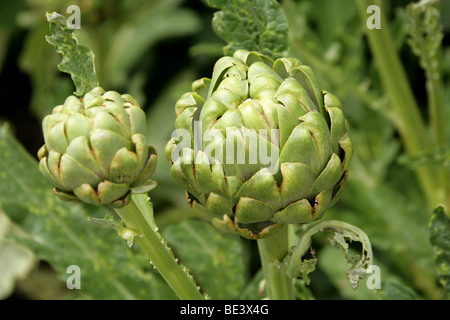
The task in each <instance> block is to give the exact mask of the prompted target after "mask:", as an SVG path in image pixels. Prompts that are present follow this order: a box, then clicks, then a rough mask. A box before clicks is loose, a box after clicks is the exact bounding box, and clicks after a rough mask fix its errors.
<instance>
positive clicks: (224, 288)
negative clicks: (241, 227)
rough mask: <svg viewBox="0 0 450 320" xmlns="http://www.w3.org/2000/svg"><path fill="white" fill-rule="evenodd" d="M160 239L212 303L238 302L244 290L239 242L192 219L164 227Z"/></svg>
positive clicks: (235, 238) (236, 238) (239, 240)
mask: <svg viewBox="0 0 450 320" xmlns="http://www.w3.org/2000/svg"><path fill="white" fill-rule="evenodd" d="M162 235H163V237H164V238H165V239H166V240H167V242H168V243H169V245H170V246H171V247H172V249H173V251H174V252H175V255H176V256H177V257H179V258H180V260H181V263H183V264H184V265H186V266H187V267H188V268H189V269H190V271H191V273H192V274H193V275H194V277H195V279H196V282H197V284H198V285H199V286H200V287H201V288H202V290H203V291H204V292H205V293H207V294H208V295H209V296H210V297H211V298H212V299H215V300H222V299H232V298H237V297H238V296H239V294H240V293H241V291H242V289H243V287H244V280H245V277H244V275H245V274H244V266H245V263H244V261H245V260H244V256H243V250H242V245H241V239H240V238H239V237H237V236H235V235H230V234H224V233H221V232H218V231H217V230H216V229H215V228H214V227H212V226H211V225H210V224H208V223H206V222H203V221H198V220H194V219H190V220H185V221H183V222H181V223H179V224H173V225H169V226H167V227H166V228H165V229H164V230H163V231H162Z"/></svg>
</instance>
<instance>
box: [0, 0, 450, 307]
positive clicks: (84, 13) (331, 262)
mask: <svg viewBox="0 0 450 320" xmlns="http://www.w3.org/2000/svg"><path fill="white" fill-rule="evenodd" d="M408 3H409V1H406V0H392V1H385V4H386V7H385V9H386V10H387V12H386V14H387V16H388V18H389V24H390V27H391V31H392V34H393V37H394V41H395V44H396V47H397V49H398V52H399V54H400V56H401V60H402V62H403V63H404V67H405V70H406V72H407V75H408V78H409V80H410V84H411V86H412V88H413V91H414V94H415V96H416V99H417V101H418V102H419V105H420V106H421V108H422V110H423V115H424V117H425V119H426V117H427V113H426V104H427V94H426V90H425V76H424V72H423V70H422V69H421V68H420V66H419V62H418V58H417V57H416V56H415V55H414V54H413V53H412V52H411V50H410V48H409V46H408V45H407V42H406V39H407V34H408V30H407V28H408V24H407V22H406V13H405V6H406V5H407V4H408ZM74 4H75V5H78V6H79V7H80V9H81V29H80V30H78V33H79V42H80V43H81V44H83V45H86V46H88V47H89V48H90V49H91V50H92V51H93V52H94V54H95V64H96V71H97V75H98V78H99V81H100V84H101V86H102V87H103V88H105V89H107V90H115V91H118V92H127V93H130V94H131V95H133V96H134V97H135V98H136V99H137V100H138V101H139V103H140V104H141V106H142V107H143V109H144V110H145V111H146V112H147V116H148V130H149V137H150V141H149V143H150V144H152V145H153V146H155V148H156V149H157V150H158V152H159V155H160V157H159V163H158V167H157V171H156V173H155V175H154V176H153V179H154V180H156V181H158V185H159V186H158V188H156V189H155V191H152V193H151V197H152V201H153V203H154V208H155V212H156V218H157V223H158V225H159V226H160V227H161V228H162V229H164V227H165V226H166V225H170V224H172V223H175V222H177V221H181V220H182V219H185V218H187V217H189V216H190V215H191V214H192V213H191V212H190V210H189V208H188V206H187V204H186V201H185V198H184V193H183V190H182V189H181V188H180V187H179V186H178V185H177V184H175V183H174V181H173V180H172V179H171V178H170V176H169V164H168V162H167V161H166V159H165V158H164V146H165V144H166V142H167V141H168V140H169V139H170V135H171V133H172V130H173V124H174V120H175V112H174V103H175V101H176V100H177V99H178V98H179V97H180V96H181V94H182V93H184V92H185V91H188V90H189V89H190V84H191V83H192V81H194V80H195V79H198V78H200V77H210V75H211V72H212V67H213V65H214V62H215V61H216V60H217V59H218V58H219V57H220V56H221V55H222V53H223V51H222V47H223V45H224V43H223V42H222V40H221V39H220V38H218V37H217V36H216V35H215V34H214V32H213V31H212V28H211V19H212V16H213V13H214V10H213V9H211V8H208V7H207V6H206V4H205V3H204V2H203V1H200V0H185V1H183V0H150V1H149V0H128V1H125V0H108V1H106V0H81V1H75V0H64V1H61V0H15V1H12V0H3V1H1V2H0V97H1V101H2V102H1V106H0V124H1V123H8V124H9V125H10V128H11V130H12V132H13V134H14V136H15V137H16V138H17V139H18V140H19V141H20V143H21V144H22V145H23V146H24V147H25V149H26V150H27V151H28V152H29V153H30V154H31V155H32V156H33V157H35V158H37V157H36V153H37V150H38V149H39V148H40V147H41V145H42V144H43V138H42V133H41V127H40V124H41V121H42V119H43V117H44V116H45V115H46V114H48V113H51V110H52V108H53V107H54V106H56V105H59V104H62V103H63V102H64V100H65V97H67V96H68V95H70V94H71V93H72V92H73V91H74V86H73V83H72V80H71V79H70V76H69V75H67V74H64V73H61V72H59V70H58V69H57V64H58V63H59V62H60V61H61V56H60V55H59V54H57V53H56V52H55V50H54V47H53V46H51V45H50V44H48V43H47V42H46V41H45V35H48V34H49V26H48V23H47V21H46V18H45V13H46V12H52V11H57V12H59V13H61V14H64V15H66V16H69V15H70V14H68V13H66V9H67V7H68V6H70V5H74ZM281 4H282V6H283V8H284V9H285V11H286V14H287V16H288V19H289V24H290V37H291V52H290V55H291V56H294V57H297V58H299V59H300V60H301V61H302V62H303V63H305V64H307V65H310V66H311V67H312V68H313V69H314V71H315V72H316V77H317V79H318V80H319V85H320V87H321V88H323V89H325V90H328V91H330V92H333V93H334V94H336V95H337V96H338V97H339V98H340V99H341V101H342V104H343V106H344V113H345V114H346V116H347V119H348V120H349V122H350V128H351V138H352V140H353V141H354V144H355V156H354V159H353V161H352V164H351V167H350V175H349V180H348V185H347V187H346V190H345V192H344V194H343V197H342V200H341V201H340V202H339V203H338V204H337V205H336V206H335V207H333V208H331V209H330V210H329V211H328V213H327V214H326V215H327V218H330V219H332V218H333V219H339V220H343V221H346V222H349V223H353V224H355V225H356V226H358V227H359V228H361V229H363V230H364V231H365V232H366V233H367V234H368V236H369V238H370V239H371V241H372V245H373V247H374V255H375V259H376V264H377V265H380V266H381V267H382V280H383V281H384V283H385V284H386V285H385V286H383V291H384V296H383V297H384V298H386V297H388V298H389V297H403V298H405V299H409V298H425V299H439V298H441V297H442V289H441V288H440V287H439V285H438V283H437V280H436V277H435V271H434V258H433V255H432V249H431V246H430V244H429V241H428V230H427V224H428V221H429V218H430V215H431V212H430V210H429V208H428V207H427V205H426V200H425V198H424V196H423V195H422V192H421V190H420V188H419V186H418V184H417V181H416V179H415V176H414V174H413V173H412V171H411V169H410V168H408V167H406V166H404V165H402V164H401V163H399V161H398V159H399V158H400V157H401V156H402V154H403V153H404V147H403V143H402V141H401V140H400V138H399V135H398V132H397V131H396V129H395V127H394V125H393V123H392V121H391V119H390V117H391V116H392V113H391V110H390V109H389V102H388V100H387V99H386V95H385V92H384V90H383V88H382V86H381V84H380V79H379V76H378V73H377V66H376V64H375V63H374V61H373V60H372V56H371V53H370V50H369V48H368V44H367V41H366V39H365V38H364V34H363V33H364V28H365V22H362V21H361V19H360V17H359V15H358V12H357V8H356V3H355V2H354V1H353V0H339V1H336V0H297V1H296V0H283V1H281ZM441 7H442V10H441V12H442V17H441V19H442V26H443V32H444V39H443V64H442V68H443V70H442V73H443V75H444V84H445V89H446V90H445V94H446V99H445V101H446V106H445V107H446V112H447V119H449V121H450V112H449V109H450V105H449V101H450V90H449V89H450V82H449V75H450V49H449V43H450V37H449V35H450V1H449V0H444V1H442V2H441ZM0 156H1V155H0ZM0 183H1V184H7V183H8V181H1V180H0ZM20 232H23V230H21V228H20V226H17V225H15V224H14V223H12V222H11V221H9V220H8V218H7V217H6V216H5V215H4V214H2V213H1V211H0V298H3V299H60V298H63V297H64V294H66V291H67V290H66V289H65V285H64V283H62V282H61V281H60V279H58V277H57V276H56V275H55V272H54V270H53V269H52V268H51V267H50V266H49V265H48V264H47V263H46V261H39V260H38V259H36V258H35V257H34V256H33V254H32V253H31V252H29V251H27V250H26V249H24V248H22V247H20V246H19V245H16V244H11V243H8V242H7V241H3V240H2V239H3V237H5V235H6V234H8V233H20ZM248 246H250V248H252V246H254V244H252V243H250V244H248ZM314 248H315V250H316V254H317V256H318V259H319V265H318V268H317V270H316V271H315V272H314V273H312V274H311V279H312V282H311V285H310V286H309V289H310V290H311V292H312V294H313V295H314V297H315V298H317V299H377V298H380V297H381V296H380V295H379V294H378V295H377V293H374V292H373V291H370V290H368V289H367V288H365V286H362V288H360V289H359V290H358V291H353V290H352V289H351V288H350V286H348V285H347V283H345V284H344V283H342V276H341V277H338V276H337V275H336V274H339V275H342V274H345V268H346V264H345V261H342V260H344V259H343V258H342V257H340V255H339V250H337V249H336V248H331V247H329V246H326V245H325V241H323V239H320V238H319V239H317V240H316V242H315V243H314ZM336 261H338V262H336ZM340 262H342V264H341V263H340ZM252 268H253V269H257V268H258V265H257V264H256V265H254V266H252ZM253 269H252V270H253ZM344 282H345V279H344ZM65 290H66V291H65ZM395 294H399V295H397V296H395Z"/></svg>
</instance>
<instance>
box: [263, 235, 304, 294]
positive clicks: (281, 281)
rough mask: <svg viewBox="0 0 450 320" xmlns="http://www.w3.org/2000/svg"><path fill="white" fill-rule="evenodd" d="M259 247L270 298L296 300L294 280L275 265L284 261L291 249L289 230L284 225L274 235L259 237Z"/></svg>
mask: <svg viewBox="0 0 450 320" xmlns="http://www.w3.org/2000/svg"><path fill="white" fill-rule="evenodd" d="M257 242H258V249H259V255H260V258H261V264H262V268H263V272H264V278H265V280H266V291H267V296H268V298H269V299H270V300H294V299H295V292H294V280H293V279H292V278H290V277H288V276H287V275H286V274H285V272H284V271H282V270H281V269H280V268H279V267H277V266H276V265H275V261H282V260H283V258H284V257H285V256H286V254H287V253H288V249H289V231H288V227H287V226H284V227H283V228H282V229H281V230H280V231H278V232H277V233H275V234H274V235H273V236H271V237H269V238H264V239H258V240H257Z"/></svg>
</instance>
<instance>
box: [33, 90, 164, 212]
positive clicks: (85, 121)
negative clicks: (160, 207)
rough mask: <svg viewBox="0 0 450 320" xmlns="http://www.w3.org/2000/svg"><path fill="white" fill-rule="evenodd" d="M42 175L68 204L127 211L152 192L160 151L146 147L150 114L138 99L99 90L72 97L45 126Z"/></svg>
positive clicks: (40, 156) (54, 111)
mask: <svg viewBox="0 0 450 320" xmlns="http://www.w3.org/2000/svg"><path fill="white" fill-rule="evenodd" d="M42 128H43V134H44V141H45V144H44V145H43V146H42V148H41V149H40V150H39V152H38V157H39V169H40V171H41V173H42V174H43V175H44V176H45V177H46V178H47V179H48V180H49V181H50V182H52V184H53V185H54V186H55V188H54V192H55V194H56V195H58V196H59V197H60V198H62V199H64V200H81V201H84V202H87V203H90V204H100V205H109V206H113V207H122V206H125V205H126V204H128V203H129V201H130V199H131V194H132V193H145V192H148V191H150V190H151V189H152V188H153V187H154V186H155V182H154V181H152V180H150V176H151V175H152V173H153V172H154V170H155V167H156V151H155V149H154V148H153V147H151V146H148V145H147V137H146V134H147V128H146V120H145V112H144V111H143V110H142V109H141V108H140V106H139V104H138V103H137V102H136V100H135V99H134V98H133V97H132V96H130V95H128V94H125V95H121V94H119V93H117V92H114V91H107V92H105V91H104V90H103V89H102V88H100V87H97V88H94V89H92V90H91V91H90V92H88V93H87V94H85V96H84V97H83V98H77V97H75V96H69V97H68V98H67V99H66V101H65V102H64V104H63V105H60V106H57V107H55V108H54V109H53V112H52V114H50V115H47V116H46V117H45V118H44V120H43V122H42Z"/></svg>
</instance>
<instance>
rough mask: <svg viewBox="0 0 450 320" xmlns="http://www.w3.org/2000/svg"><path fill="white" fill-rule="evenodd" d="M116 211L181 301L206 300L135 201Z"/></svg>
mask: <svg viewBox="0 0 450 320" xmlns="http://www.w3.org/2000/svg"><path fill="white" fill-rule="evenodd" d="M114 210H115V211H116V212H117V214H118V215H119V216H120V218H121V219H122V220H123V222H124V223H125V225H126V227H127V228H129V229H131V230H133V231H135V232H136V233H137V236H136V238H135V241H136V242H137V243H138V244H139V246H140V247H141V248H142V249H143V250H144V252H145V254H146V255H147V257H148V258H149V259H150V261H151V263H152V265H153V266H154V268H155V269H156V270H158V272H159V273H160V274H161V276H162V277H163V278H164V280H165V281H166V282H167V284H168V285H169V286H170V287H171V288H172V290H173V291H174V292H175V293H176V295H177V296H178V297H179V298H180V299H181V300H205V297H204V296H203V295H202V294H201V293H200V291H199V289H198V288H197V285H196V284H195V282H194V281H192V279H191V278H190V276H188V275H187V274H186V273H185V271H183V269H182V267H181V266H180V265H179V264H178V263H177V262H176V260H175V258H174V257H173V256H172V255H171V253H170V252H169V251H168V248H167V247H166V245H164V244H163V243H162V242H161V239H160V236H159V235H158V234H157V233H156V232H155V231H154V230H153V228H152V226H151V225H150V224H149V223H148V222H147V220H146V219H145V216H144V215H143V214H142V212H141V211H140V210H139V208H138V206H137V205H136V203H135V201H134V200H132V201H131V202H130V203H129V204H128V205H126V206H124V207H122V208H115V209H114Z"/></svg>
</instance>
